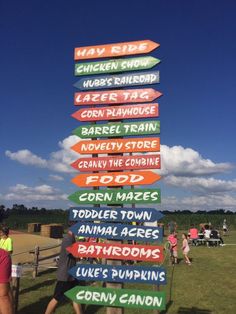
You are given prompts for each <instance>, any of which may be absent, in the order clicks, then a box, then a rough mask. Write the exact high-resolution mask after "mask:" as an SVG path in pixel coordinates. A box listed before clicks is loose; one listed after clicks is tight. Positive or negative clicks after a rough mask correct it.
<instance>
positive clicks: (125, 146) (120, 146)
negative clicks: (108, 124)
mask: <svg viewBox="0 0 236 314" xmlns="http://www.w3.org/2000/svg"><path fill="white" fill-rule="evenodd" d="M71 149H73V150H74V151H75V152H77V153H79V154H115V153H133V152H159V151H160V138H159V137H143V138H130V139H111V140H110V139H109V140H96V141H80V142H78V143H77V144H75V145H73V146H72V147H71Z"/></svg>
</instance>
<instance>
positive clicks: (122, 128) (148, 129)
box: [73, 121, 160, 138]
mask: <svg viewBox="0 0 236 314" xmlns="http://www.w3.org/2000/svg"><path fill="white" fill-rule="evenodd" d="M159 133H160V121H142V122H129V123H107V124H91V125H81V126H79V127H78V128H77V129H75V130H74V131H73V134H75V135H77V136H79V137H80V138H94V137H95V138H97V137H116V136H127V135H148V134H159Z"/></svg>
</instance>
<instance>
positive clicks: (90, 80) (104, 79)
mask: <svg viewBox="0 0 236 314" xmlns="http://www.w3.org/2000/svg"><path fill="white" fill-rule="evenodd" d="M159 82H160V72H159V71H151V72H150V71H148V72H142V73H130V74H118V75H99V76H96V77H95V76H89V77H87V78H82V79H80V80H79V81H78V82H76V83H75V84H74V86H75V87H77V88H79V89H80V90H90V89H104V88H116V87H125V86H135V85H150V84H156V83H159Z"/></svg>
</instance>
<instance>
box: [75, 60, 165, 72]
mask: <svg viewBox="0 0 236 314" xmlns="http://www.w3.org/2000/svg"><path fill="white" fill-rule="evenodd" d="M159 62H160V60H159V59H157V58H153V57H151V56H146V57H138V58H128V59H127V58H126V59H111V60H107V61H96V62H83V63H76V64H75V73H74V74H75V76H81V75H92V74H104V73H119V72H127V71H138V70H148V69H151V68H153V67H154V66H155V65H156V64H158V63H159Z"/></svg>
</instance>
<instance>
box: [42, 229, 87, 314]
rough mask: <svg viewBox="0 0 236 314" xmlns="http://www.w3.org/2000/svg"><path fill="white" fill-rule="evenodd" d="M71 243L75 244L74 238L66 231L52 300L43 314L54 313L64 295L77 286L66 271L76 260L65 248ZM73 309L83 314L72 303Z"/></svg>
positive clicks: (79, 306) (77, 306)
mask: <svg viewBox="0 0 236 314" xmlns="http://www.w3.org/2000/svg"><path fill="white" fill-rule="evenodd" d="M73 243H75V237H74V235H73V233H72V232H71V231H68V232H67V235H66V236H65V237H64V239H63V240H62V244H61V251H60V256H59V261H58V269H57V283H56V286H55V290H54V294H53V298H52V299H51V301H50V302H49V303H48V306H47V308H46V311H45V314H51V313H54V311H55V308H56V306H57V304H58V302H60V301H62V300H63V299H64V298H65V296H64V293H65V292H66V291H67V290H70V289H72V288H74V287H75V286H76V285H77V284H78V281H77V280H75V279H74V278H73V277H72V276H70V275H69V274H68V270H69V269H71V268H72V267H74V266H75V265H76V258H75V257H74V256H73V255H72V254H70V253H69V252H68V251H67V250H66V248H67V247H69V246H71V245H72V244H73ZM73 308H74V312H75V313H76V314H83V311H82V307H81V305H80V304H78V303H75V302H73Z"/></svg>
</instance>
